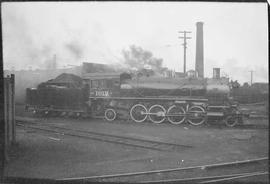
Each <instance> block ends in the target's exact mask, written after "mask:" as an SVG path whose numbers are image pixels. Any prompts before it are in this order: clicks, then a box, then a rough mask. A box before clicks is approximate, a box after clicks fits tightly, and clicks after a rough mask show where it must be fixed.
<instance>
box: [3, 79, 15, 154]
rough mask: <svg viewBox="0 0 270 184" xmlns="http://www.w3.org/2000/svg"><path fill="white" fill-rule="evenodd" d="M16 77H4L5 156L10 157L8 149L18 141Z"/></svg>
mask: <svg viewBox="0 0 270 184" xmlns="http://www.w3.org/2000/svg"><path fill="white" fill-rule="evenodd" d="M14 85H15V77H14V74H11V75H10V76H9V75H8V76H7V77H5V78H4V119H5V158H6V159H8V149H9V148H10V146H11V145H12V144H13V143H15V141H16V130H15V128H16V125H15V103H14V95H15V89H14Z"/></svg>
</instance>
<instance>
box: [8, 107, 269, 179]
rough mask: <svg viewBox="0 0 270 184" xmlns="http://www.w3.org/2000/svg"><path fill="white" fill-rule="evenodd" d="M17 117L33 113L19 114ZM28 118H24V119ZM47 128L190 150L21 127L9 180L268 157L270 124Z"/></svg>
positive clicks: (94, 123)
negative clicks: (156, 142) (163, 143)
mask: <svg viewBox="0 0 270 184" xmlns="http://www.w3.org/2000/svg"><path fill="white" fill-rule="evenodd" d="M17 115H18V116H20V117H22V116H28V115H29V114H25V113H23V112H22V111H21V110H17ZM24 119H25V117H24ZM39 121H42V123H44V124H53V125H57V126H63V127H70V128H76V129H80V130H89V131H96V132H103V133H109V134H114V135H123V136H130V137H137V138H142V139H149V140H161V141H166V142H172V143H178V144H182V145H189V146H192V147H191V148H183V150H178V151H155V150H148V149H141V148H133V147H129V146H124V145H119V144H113V143H107V142H101V141H94V140H89V139H82V138H76V137H71V136H67V135H59V134H52V133H44V132H40V131H37V130H29V129H25V128H23V127H17V144H16V145H15V146H14V147H13V148H12V150H11V154H10V157H9V162H8V163H7V165H6V169H5V175H6V176H17V177H37V178H54V179H60V178H67V177H83V176H94V175H103V174H117V173H125V172H136V171H149V170H156V169H168V168H176V167H184V166H195V165H204V164H211V163H220V162H228V161H236V160H246V159H253V158H258V157H267V156H268V131H269V130H268V120H267V119H253V120H248V123H249V124H259V125H264V126H259V127H254V126H252V127H249V126H246V127H236V128H228V127H224V126H217V125H202V126H199V127H195V126H190V125H188V124H181V125H179V126H176V125H171V124H169V123H162V124H152V123H135V122H131V121H115V122H106V121H104V120H101V119H80V120H78V119H67V118H65V119H62V118H43V119H39Z"/></svg>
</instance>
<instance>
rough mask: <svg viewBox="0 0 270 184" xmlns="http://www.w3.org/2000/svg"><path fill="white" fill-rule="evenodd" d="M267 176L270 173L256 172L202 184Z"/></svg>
mask: <svg viewBox="0 0 270 184" xmlns="http://www.w3.org/2000/svg"><path fill="white" fill-rule="evenodd" d="M266 174H269V172H254V173H249V174H244V175H240V176H233V177H226V178H221V179H215V180H209V181H203V182H200V183H216V182H221V181H229V180H235V179H239V178H247V177H253V176H261V175H266Z"/></svg>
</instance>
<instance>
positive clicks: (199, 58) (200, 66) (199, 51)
mask: <svg viewBox="0 0 270 184" xmlns="http://www.w3.org/2000/svg"><path fill="white" fill-rule="evenodd" d="M196 26H197V32H196V64H195V70H196V72H197V73H198V77H200V78H203V77H204V63H203V22H197V23H196Z"/></svg>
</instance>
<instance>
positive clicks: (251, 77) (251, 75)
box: [249, 70, 254, 86]
mask: <svg viewBox="0 0 270 184" xmlns="http://www.w3.org/2000/svg"><path fill="white" fill-rule="evenodd" d="M249 72H250V86H252V81H253V72H254V71H253V70H250V71H249Z"/></svg>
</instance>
